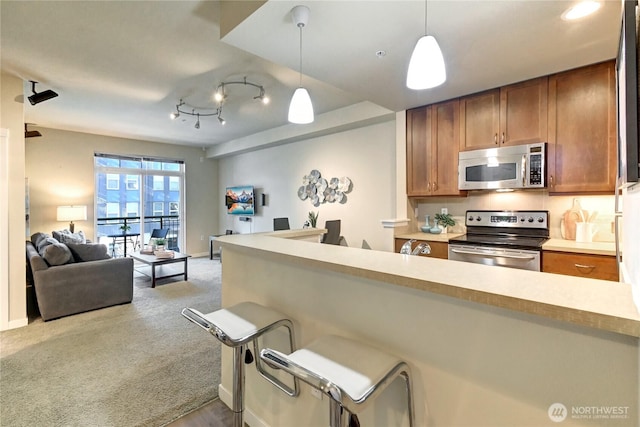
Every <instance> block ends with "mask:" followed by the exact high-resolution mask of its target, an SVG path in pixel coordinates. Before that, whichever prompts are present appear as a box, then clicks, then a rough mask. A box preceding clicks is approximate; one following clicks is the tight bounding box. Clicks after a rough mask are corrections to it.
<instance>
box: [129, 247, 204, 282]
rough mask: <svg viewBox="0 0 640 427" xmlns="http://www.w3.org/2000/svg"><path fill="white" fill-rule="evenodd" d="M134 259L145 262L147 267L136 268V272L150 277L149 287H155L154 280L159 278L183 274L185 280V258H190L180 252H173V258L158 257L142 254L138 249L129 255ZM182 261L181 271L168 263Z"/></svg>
mask: <svg viewBox="0 0 640 427" xmlns="http://www.w3.org/2000/svg"><path fill="white" fill-rule="evenodd" d="M129 256H130V257H131V258H133V259H134V260H136V261H140V262H141V263H143V264H146V265H147V267H145V268H142V269H136V271H137V272H139V273H142V274H144V275H145V276H149V277H151V287H152V288H155V287H156V281H157V280H159V279H166V278H168V277H176V276H183V275H184V280H187V259H188V258H191V255H187V254H181V253H180V252H175V256H174V257H173V258H158V257H157V256H155V255H153V254H142V253H140V252H139V251H138V252H134V253H132V254H130V255H129ZM179 262H182V263H184V269H183V270H182V271H179V270H178V271H176V269H175V268H173V267H171V266H170V265H169V264H176V263H179Z"/></svg>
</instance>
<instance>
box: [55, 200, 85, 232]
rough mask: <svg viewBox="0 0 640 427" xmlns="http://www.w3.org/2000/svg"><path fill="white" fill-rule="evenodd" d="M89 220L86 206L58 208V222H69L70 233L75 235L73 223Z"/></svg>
mask: <svg viewBox="0 0 640 427" xmlns="http://www.w3.org/2000/svg"><path fill="white" fill-rule="evenodd" d="M81 220H82V221H86V220H87V207H86V206H58V221H69V231H71V232H72V233H73V228H74V225H75V224H74V223H73V221H81Z"/></svg>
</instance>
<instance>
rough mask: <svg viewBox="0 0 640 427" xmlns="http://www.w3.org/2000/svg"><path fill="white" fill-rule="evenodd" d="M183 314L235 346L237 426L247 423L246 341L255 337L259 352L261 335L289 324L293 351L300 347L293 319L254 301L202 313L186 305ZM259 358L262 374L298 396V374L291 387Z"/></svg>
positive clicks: (234, 390) (234, 384) (288, 328)
mask: <svg viewBox="0 0 640 427" xmlns="http://www.w3.org/2000/svg"><path fill="white" fill-rule="evenodd" d="M182 315H183V316H184V317H185V318H186V319H187V320H189V321H191V322H193V323H195V324H196V325H198V326H199V327H201V328H202V329H204V330H206V331H207V332H209V333H211V334H212V335H213V336H214V337H216V338H217V339H218V340H219V341H220V342H221V343H223V344H224V345H226V346H228V347H231V348H232V349H233V361H232V364H233V366H232V370H233V372H232V373H233V378H232V391H231V392H232V400H233V403H232V408H231V409H232V411H233V426H234V427H244V420H243V413H244V387H245V364H246V363H250V361H245V356H246V354H247V353H246V352H247V351H248V350H247V349H246V348H245V345H248V343H249V342H250V341H253V349H254V352H255V353H256V356H257V355H258V354H259V351H258V343H257V341H258V338H259V337H260V336H262V335H264V334H266V333H268V332H271V331H273V330H275V329H277V328H279V327H285V328H286V329H287V332H288V334H289V347H290V349H291V351H292V352H293V351H295V348H296V347H295V333H294V330H293V323H292V322H291V320H289V319H287V318H286V317H285V316H284V315H283V314H282V313H279V312H277V311H275V310H272V309H270V308H267V307H264V306H262V305H259V304H256V303H252V302H243V303H239V304H236V305H234V306H231V307H228V308H223V309H220V310H217V311H214V312H212V313H209V314H202V313H200V312H199V311H197V310H194V309H192V308H185V309H183V310H182ZM255 361H256V369H257V370H258V373H259V374H260V375H261V376H262V377H264V378H265V379H266V380H267V381H269V382H270V383H272V384H273V385H275V386H276V387H277V388H279V389H280V390H282V391H283V392H284V393H286V394H287V395H289V396H292V397H296V396H298V394H299V386H298V379H297V378H295V377H293V387H290V386H288V385H287V384H285V383H284V382H282V381H281V380H280V379H278V378H276V377H275V376H273V375H272V374H271V373H269V372H268V371H267V370H266V369H265V368H264V367H263V366H262V363H261V361H260V358H259V357H256V358H255Z"/></svg>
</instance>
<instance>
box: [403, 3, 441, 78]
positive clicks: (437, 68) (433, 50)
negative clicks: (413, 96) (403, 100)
mask: <svg viewBox="0 0 640 427" xmlns="http://www.w3.org/2000/svg"><path fill="white" fill-rule="evenodd" d="M428 1H429V0H425V1H424V36H422V37H420V40H418V43H416V47H414V48H413V53H412V54H411V59H410V60H409V69H408V70H407V87H408V88H409V89H415V90H422V89H430V88H432V87H436V86H440V85H441V84H442V83H444V82H445V80H447V71H446V69H445V67H444V58H443V56H442V51H441V50H440V46H439V45H438V42H437V41H436V39H435V37H433V36H429V35H427V34H429V33H428V32H427V22H428V21H427V8H428Z"/></svg>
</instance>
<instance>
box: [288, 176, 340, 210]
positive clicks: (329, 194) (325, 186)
mask: <svg viewBox="0 0 640 427" xmlns="http://www.w3.org/2000/svg"><path fill="white" fill-rule="evenodd" d="M351 187H352V184H351V180H350V179H349V178H347V177H346V176H343V177H342V178H331V179H330V180H329V181H327V180H326V179H325V178H323V177H322V176H321V175H320V171H318V170H316V169H314V170H312V171H311V172H309V175H305V176H303V177H302V187H300V188H298V197H300V200H307V199H309V201H310V202H311V204H312V205H313V206H315V207H318V206H320V205H321V204H323V203H325V202H328V203H336V202H337V203H346V202H347V193H348V192H350V191H351Z"/></svg>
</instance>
